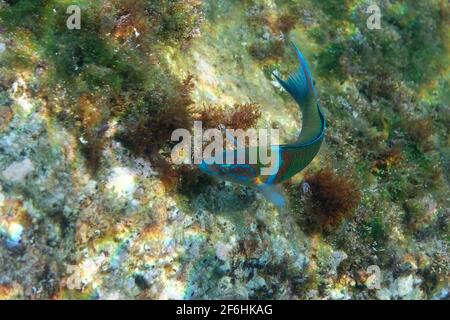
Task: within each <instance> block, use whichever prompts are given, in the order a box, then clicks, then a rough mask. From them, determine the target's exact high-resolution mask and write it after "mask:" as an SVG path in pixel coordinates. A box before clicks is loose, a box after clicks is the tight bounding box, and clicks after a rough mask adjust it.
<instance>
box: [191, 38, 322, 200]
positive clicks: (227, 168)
mask: <svg viewBox="0 0 450 320" xmlns="http://www.w3.org/2000/svg"><path fill="white" fill-rule="evenodd" d="M293 47H294V50H295V52H296V54H297V58H298V60H299V64H300V65H299V67H298V69H297V71H296V72H294V73H292V74H291V75H290V76H289V77H288V79H287V80H286V81H284V80H282V79H280V78H279V77H278V76H277V75H276V74H273V75H274V77H275V78H276V79H277V81H278V82H279V83H280V84H281V86H282V87H283V88H284V89H285V90H286V91H287V92H288V93H289V94H290V95H291V96H292V98H294V100H295V101H296V102H297V104H298V105H299V106H300V110H301V112H302V129H301V132H300V135H299V137H298V139H297V141H296V142H294V143H290V144H283V145H277V146H257V147H247V148H245V149H244V150H242V149H240V150H239V149H238V150H230V151H224V152H223V153H222V154H219V155H217V156H215V157H214V158H211V159H206V160H203V161H202V162H201V163H200V165H199V168H200V170H201V171H203V172H205V173H207V174H209V175H212V176H215V177H218V178H220V179H223V180H227V181H231V182H235V183H239V184H242V185H246V186H254V187H256V188H257V189H258V190H259V191H261V192H262V193H263V194H264V196H265V197H266V198H267V199H268V200H269V201H271V202H273V203H274V204H275V205H277V206H284V204H285V199H284V197H283V195H282V193H281V190H280V188H279V184H280V183H282V182H283V181H285V180H287V179H289V178H291V177H292V176H294V175H295V174H297V173H299V172H300V171H302V170H303V169H304V168H305V167H306V166H307V165H308V164H309V163H310V162H311V161H312V160H313V159H314V157H315V156H316V154H317V153H318V152H319V149H320V146H321V144H322V141H323V137H324V132H325V118H324V115H323V113H322V111H321V110H320V105H319V102H318V100H317V95H316V91H315V89H314V84H313V81H312V78H311V73H310V71H309V68H308V65H307V63H306V61H305V59H304V58H303V55H302V54H301V52H300V50H299V49H298V48H297V47H296V46H295V45H293ZM241 148H243V147H242V146H241ZM255 148H256V149H255ZM260 148H265V149H269V150H264V151H269V153H274V154H275V155H276V156H275V159H276V160H275V163H272V164H271V165H272V168H274V169H275V170H272V172H271V173H269V174H267V173H265V172H267V170H263V169H266V166H265V165H264V164H263V163H262V162H261V161H260V160H261V159H260V158H258V160H257V162H256V163H255V164H250V163H237V159H238V152H239V151H241V152H243V153H244V154H245V159H249V155H250V153H251V152H256V154H258V155H260V154H261V153H260V151H261V150H259V149H260ZM230 153H232V155H231V157H230ZM225 158H227V159H234V162H233V163H225V164H224V163H223V159H225ZM219 159H221V160H220V161H218V160H219Z"/></svg>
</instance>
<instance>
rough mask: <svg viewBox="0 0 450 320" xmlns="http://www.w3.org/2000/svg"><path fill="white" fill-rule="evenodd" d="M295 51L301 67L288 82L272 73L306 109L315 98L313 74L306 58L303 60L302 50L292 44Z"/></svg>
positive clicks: (290, 76)
mask: <svg viewBox="0 0 450 320" xmlns="http://www.w3.org/2000/svg"><path fill="white" fill-rule="evenodd" d="M292 46H293V47H294V50H295V52H296V54H297V58H298V60H299V62H300V66H299V68H298V69H297V71H296V72H294V73H292V74H291V75H289V77H288V79H287V80H286V81H284V80H282V79H281V78H280V77H279V76H277V75H276V74H275V73H272V74H273V76H274V77H275V78H276V79H277V81H278V82H279V83H280V84H281V86H282V87H283V88H284V89H285V90H286V91H287V92H289V94H290V95H291V96H292V97H293V98H294V99H295V101H297V103H298V104H300V106H301V107H304V106H306V105H307V104H308V102H309V101H310V100H311V99H312V98H314V97H315V95H316V93H315V90H314V84H313V82H312V78H311V73H310V72H309V68H308V65H307V63H306V60H305V58H303V55H302V53H301V52H300V50H299V49H298V48H297V47H296V46H295V44H293V43H292Z"/></svg>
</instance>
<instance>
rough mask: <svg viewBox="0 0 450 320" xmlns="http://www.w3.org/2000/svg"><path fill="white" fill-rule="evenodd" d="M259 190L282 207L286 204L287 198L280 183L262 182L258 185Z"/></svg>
mask: <svg viewBox="0 0 450 320" xmlns="http://www.w3.org/2000/svg"><path fill="white" fill-rule="evenodd" d="M258 190H259V191H260V192H261V193H262V194H263V195H264V197H265V198H266V199H267V200H269V201H270V202H272V203H273V204H274V205H275V206H277V207H280V208H282V207H284V206H285V205H286V199H285V197H284V195H283V190H282V189H281V186H280V185H275V184H261V185H259V186H258Z"/></svg>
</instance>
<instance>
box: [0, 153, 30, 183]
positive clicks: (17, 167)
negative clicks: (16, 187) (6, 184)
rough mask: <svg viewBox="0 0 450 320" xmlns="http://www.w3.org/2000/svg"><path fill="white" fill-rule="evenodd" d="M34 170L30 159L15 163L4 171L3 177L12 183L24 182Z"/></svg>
mask: <svg viewBox="0 0 450 320" xmlns="http://www.w3.org/2000/svg"><path fill="white" fill-rule="evenodd" d="M33 170H34V166H33V163H32V162H31V161H30V159H28V158H27V159H24V160H22V161H15V162H13V163H11V164H10V165H9V166H8V167H7V168H6V169H5V170H3V171H2V176H3V178H5V179H6V180H8V181H10V182H14V183H17V182H22V181H23V180H24V179H25V178H26V176H27V175H29V174H30V173H31V172H32V171H33Z"/></svg>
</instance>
